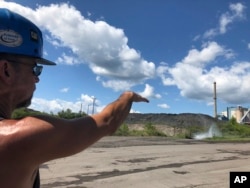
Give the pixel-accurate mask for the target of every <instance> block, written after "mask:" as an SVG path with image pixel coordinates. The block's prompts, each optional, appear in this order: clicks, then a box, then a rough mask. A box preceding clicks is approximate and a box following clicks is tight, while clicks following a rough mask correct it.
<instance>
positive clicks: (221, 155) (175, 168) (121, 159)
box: [40, 137, 250, 188]
mask: <svg viewBox="0 0 250 188" xmlns="http://www.w3.org/2000/svg"><path fill="white" fill-rule="evenodd" d="M230 171H250V143H208V142H203V141H195V140H176V141H174V140H170V139H167V138H159V137H158V138H156V137H154V138H137V137H105V138H103V139H102V140H100V141H99V142H98V143H96V144H95V145H93V146H92V147H90V148H88V149H87V150H85V151H83V152H81V153H79V154H77V155H74V156H71V157H67V158H63V159H58V160H54V161H50V162H48V163H46V164H44V165H42V166H41V169H40V172H41V184H42V186H41V187H42V188H128V187H132V188H134V187H135V188H152V187H154V188H174V187H175V188H189V187H190V188H191V187H192V188H193V187H195V188H196V187H199V188H224V187H225V188H228V187H229V172H230Z"/></svg>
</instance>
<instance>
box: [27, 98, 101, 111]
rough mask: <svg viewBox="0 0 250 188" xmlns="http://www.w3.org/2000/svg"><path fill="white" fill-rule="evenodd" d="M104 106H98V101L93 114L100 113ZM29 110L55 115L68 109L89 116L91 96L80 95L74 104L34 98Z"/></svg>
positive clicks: (91, 104) (91, 106)
mask: <svg viewBox="0 0 250 188" xmlns="http://www.w3.org/2000/svg"><path fill="white" fill-rule="evenodd" d="M104 107H105V106H101V105H100V101H99V100H98V99H96V100H95V103H94V113H98V112H100V111H101V110H102V109H103V108H104ZM30 108H32V109H34V110H38V111H41V112H47V113H50V112H53V113H54V114H57V113H58V112H59V111H62V110H67V109H70V110H72V112H80V110H82V111H83V112H85V113H88V114H91V113H92V109H93V96H89V95H87V94H81V96H80V99H78V100H76V101H75V102H70V101H65V100H61V99H54V100H46V99H42V98H36V97H34V98H33V99H32V103H31V106H30Z"/></svg>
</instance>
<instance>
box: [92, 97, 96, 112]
mask: <svg viewBox="0 0 250 188" xmlns="http://www.w3.org/2000/svg"><path fill="white" fill-rule="evenodd" d="M92 99H93V105H92V115H93V114H94V112H95V100H96V98H95V97H92Z"/></svg>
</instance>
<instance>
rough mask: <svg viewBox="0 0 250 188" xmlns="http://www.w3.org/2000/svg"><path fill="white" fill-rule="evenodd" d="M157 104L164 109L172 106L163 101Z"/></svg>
mask: <svg viewBox="0 0 250 188" xmlns="http://www.w3.org/2000/svg"><path fill="white" fill-rule="evenodd" d="M157 106H158V107H160V108H164V109H168V108H170V106H169V105H168V104H165V103H163V104H158V105H157Z"/></svg>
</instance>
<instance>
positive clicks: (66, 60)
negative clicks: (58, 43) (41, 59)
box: [56, 53, 80, 65]
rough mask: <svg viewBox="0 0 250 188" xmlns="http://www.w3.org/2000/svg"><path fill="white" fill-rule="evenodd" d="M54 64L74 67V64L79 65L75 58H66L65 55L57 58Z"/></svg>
mask: <svg viewBox="0 0 250 188" xmlns="http://www.w3.org/2000/svg"><path fill="white" fill-rule="evenodd" d="M56 63H57V64H67V65H75V64H79V63H80V61H79V60H78V58H76V57H73V56H68V55H66V54H65V53H63V54H62V56H61V57H58V58H57V60H56Z"/></svg>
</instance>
